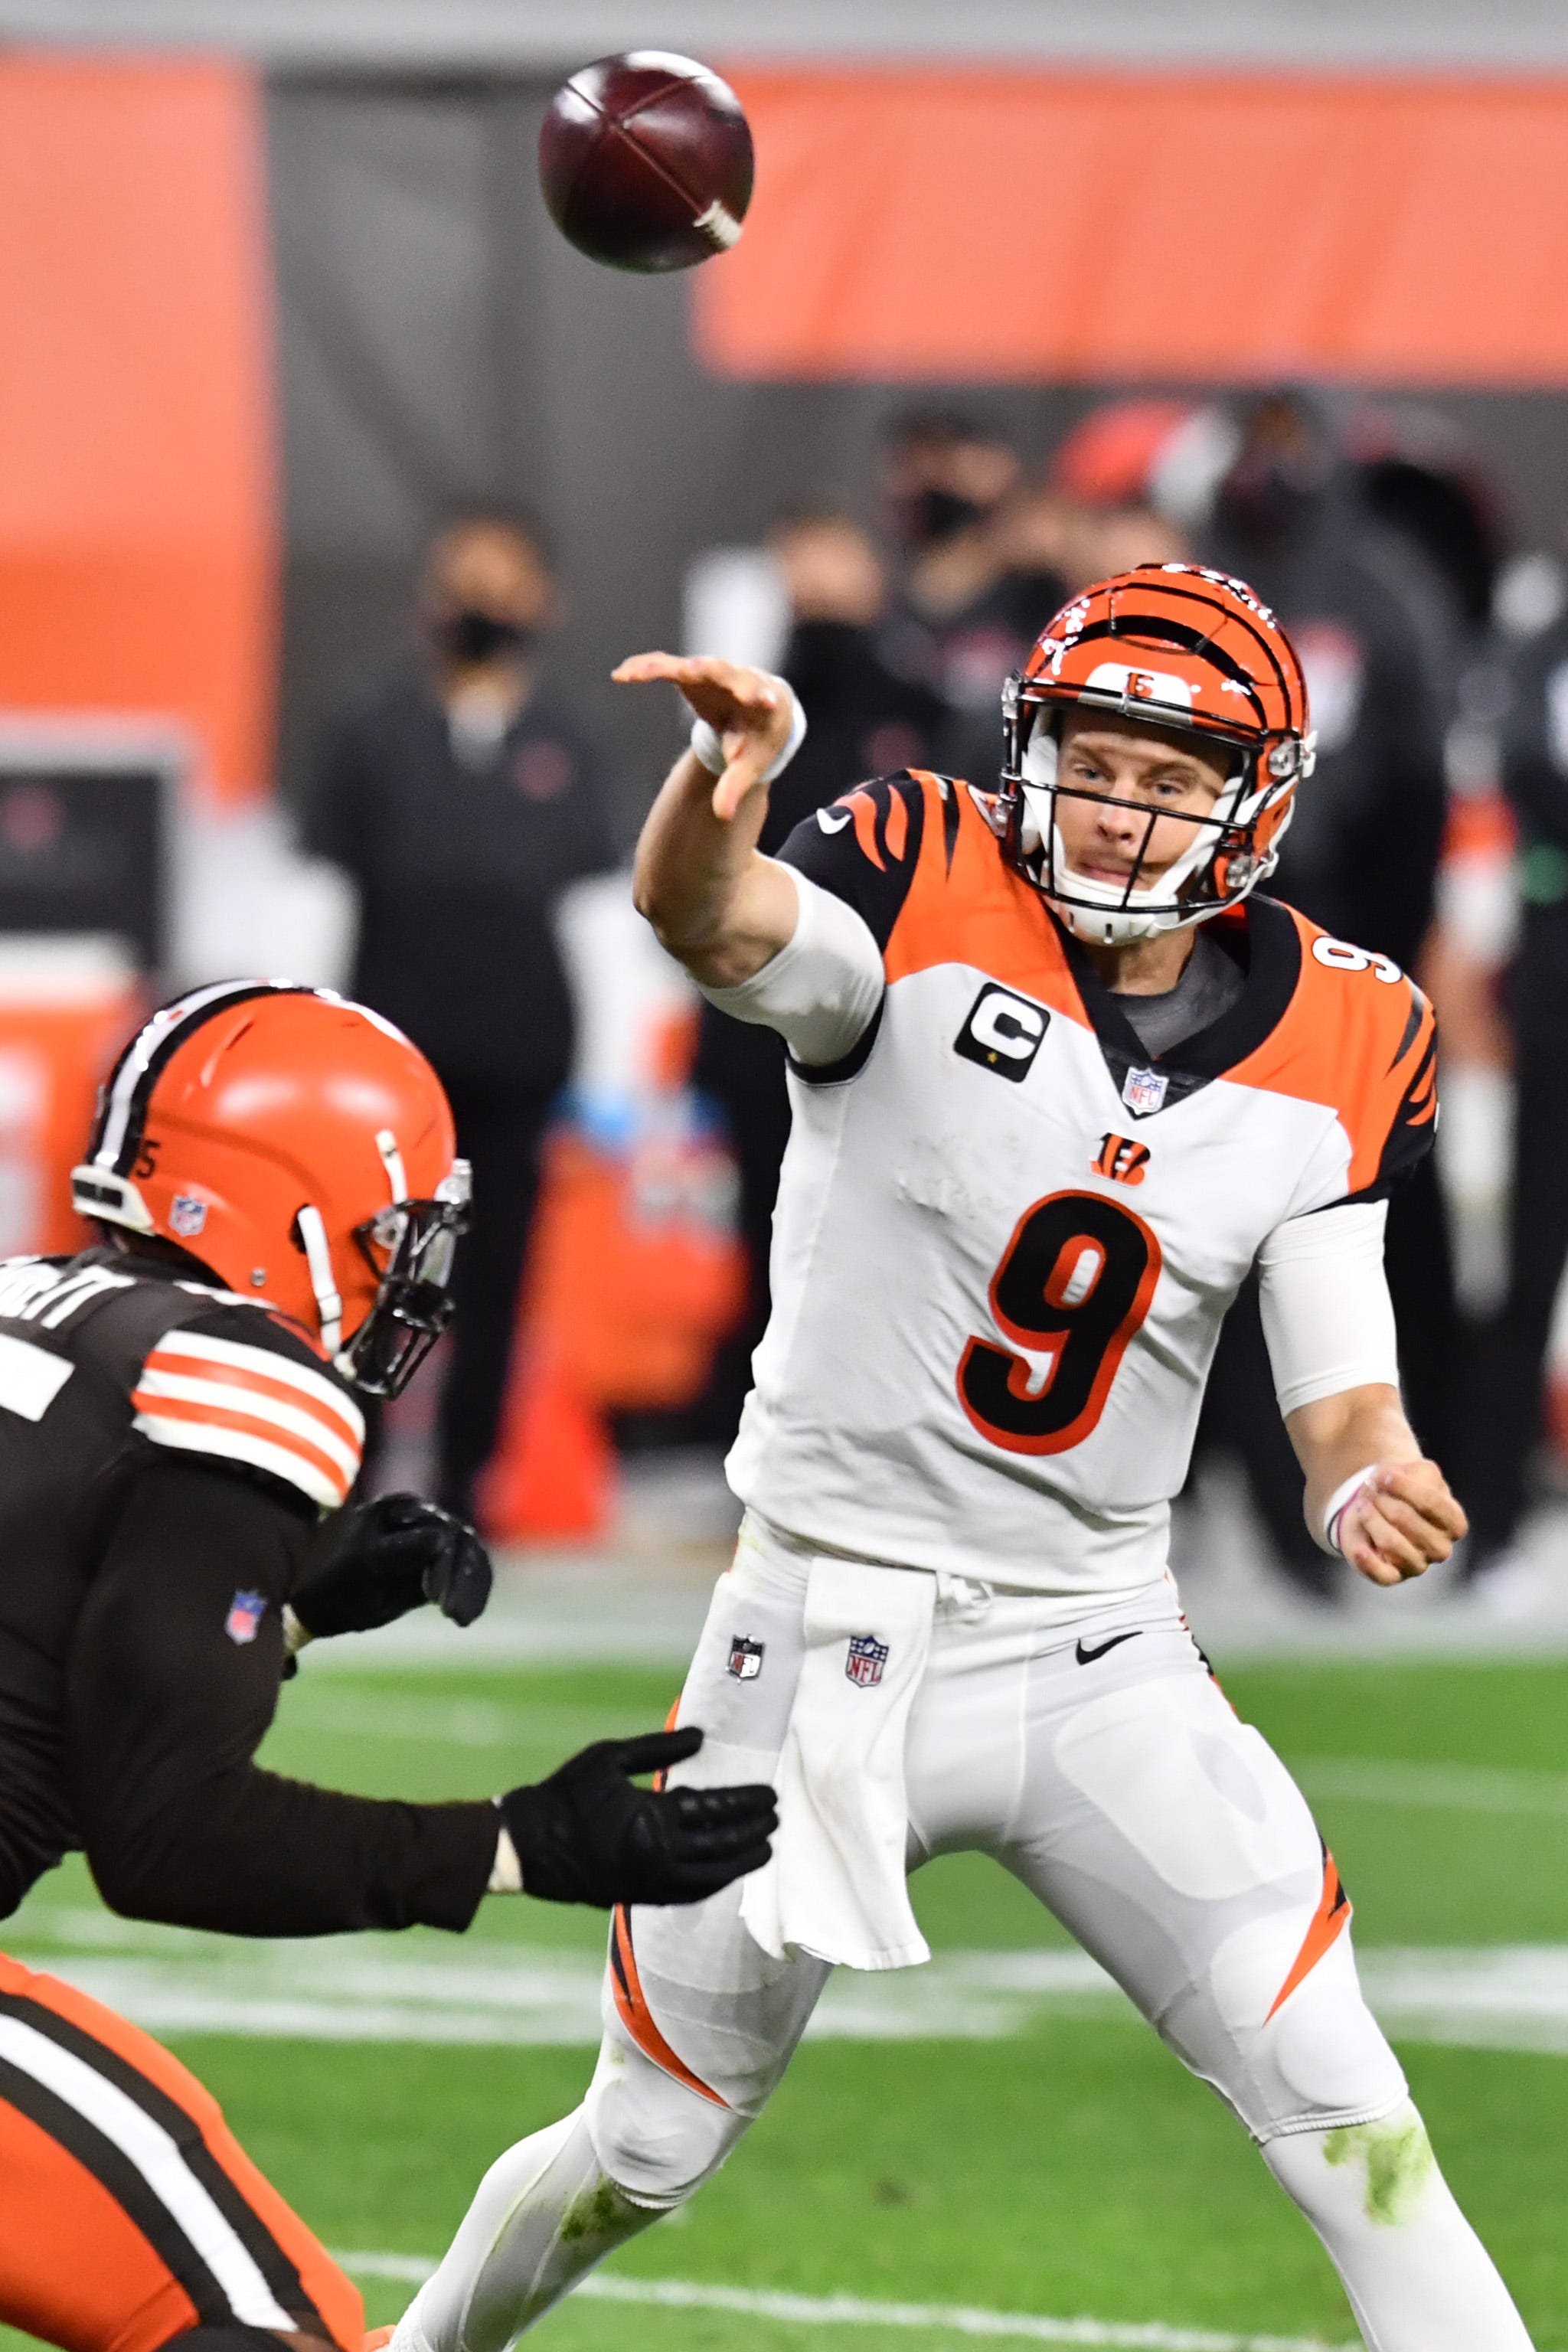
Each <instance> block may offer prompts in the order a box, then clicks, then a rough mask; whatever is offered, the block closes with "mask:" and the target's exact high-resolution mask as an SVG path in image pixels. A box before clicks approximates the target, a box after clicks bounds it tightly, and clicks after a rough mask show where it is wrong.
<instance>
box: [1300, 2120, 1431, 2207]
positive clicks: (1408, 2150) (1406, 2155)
mask: <svg viewBox="0 0 1568 2352" xmlns="http://www.w3.org/2000/svg"><path fill="white" fill-rule="evenodd" d="M1323 2154H1324V2156H1325V2157H1326V2158H1327V2159H1328V2161H1329V2163H1331V2164H1350V2163H1352V2161H1353V2160H1354V2159H1356V2158H1361V2159H1362V2160H1363V2162H1364V2164H1365V2166H1366V2212H1367V2219H1368V2221H1382V2222H1384V2224H1387V2225H1392V2224H1393V2223H1394V2222H1397V2221H1405V2220H1406V2219H1407V2218H1408V2216H1409V2214H1410V2211H1411V2209H1412V2207H1413V2206H1414V2205H1415V2200H1416V2199H1417V2198H1418V2197H1419V2196H1420V2194H1421V2191H1422V2189H1424V2188H1425V2187H1426V2182H1427V2179H1428V2178H1429V2176H1430V2174H1431V2170H1432V2143H1431V2141H1430V2140H1429V2139H1428V2138H1427V2137H1426V2126H1425V2125H1424V2124H1423V2122H1422V2121H1421V2118H1420V2116H1410V2117H1409V2119H1408V2120H1407V2121H1406V2120H1404V2119H1400V2120H1398V2121H1395V2122H1392V2123H1381V2124H1353V2125H1342V2126H1341V2127H1340V2129H1339V2130H1338V2131H1331V2133H1330V2134H1329V2136H1328V2137H1327V2139H1326V2140H1325V2141H1324V2142H1323Z"/></svg>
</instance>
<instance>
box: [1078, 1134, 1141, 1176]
mask: <svg viewBox="0 0 1568 2352" xmlns="http://www.w3.org/2000/svg"><path fill="white" fill-rule="evenodd" d="M1148 1165H1149V1147H1148V1145H1147V1144H1146V1143H1134V1142H1133V1141H1132V1140H1131V1138H1130V1137H1128V1136H1125V1135H1102V1136H1101V1137H1100V1150H1098V1151H1097V1152H1096V1153H1095V1155H1094V1158H1093V1159H1092V1160H1090V1161H1089V1166H1090V1168H1091V1169H1092V1170H1093V1171H1094V1173H1095V1174H1096V1175H1097V1176H1110V1177H1111V1178H1113V1179H1114V1180H1115V1181H1116V1182H1117V1183H1118V1184H1142V1181H1143V1171H1144V1170H1145V1169H1146V1168H1147V1167H1148Z"/></svg>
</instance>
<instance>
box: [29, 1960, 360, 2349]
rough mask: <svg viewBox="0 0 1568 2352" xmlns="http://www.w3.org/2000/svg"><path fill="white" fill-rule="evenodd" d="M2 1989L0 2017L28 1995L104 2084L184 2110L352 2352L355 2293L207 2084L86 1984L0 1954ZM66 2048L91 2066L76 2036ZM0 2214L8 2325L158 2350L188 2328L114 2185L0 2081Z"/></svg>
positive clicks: (174, 2289) (186, 2298) (192, 2319)
mask: <svg viewBox="0 0 1568 2352" xmlns="http://www.w3.org/2000/svg"><path fill="white" fill-rule="evenodd" d="M0 1997H3V2000H4V2002H5V2007H4V2009H3V2010H0V2014H5V2015H7V2016H18V2015H19V2016H21V2017H22V2019H23V2021H26V2011H25V2010H23V2011H18V2010H17V2009H16V2007H14V2006H13V2004H16V2003H31V2004H33V2005H34V2007H35V2008H36V2010H37V2011H47V2012H48V2013H49V2015H50V2016H51V2017H54V2018H58V2019H60V2020H63V2021H64V2022H65V2024H66V2025H68V2026H69V2027H71V2028H73V2029H75V2034H76V2035H77V2036H86V2037H87V2039H88V2041H89V2042H90V2043H92V2044H96V2045H97V2046H98V2048H99V2049H100V2050H101V2052H102V2053H105V2066H104V2072H105V2075H106V2079H110V2080H112V2079H113V2075H114V2074H122V2072H123V2070H125V2069H130V2070H131V2071H132V2073H133V2074H135V2075H137V2076H139V2077H140V2078H141V2081H142V2083H143V2084H146V2085H147V2086H148V2087H149V2089H150V2090H151V2091H152V2092H153V2093H155V2094H157V2095H159V2096H160V2097H161V2098H162V2099H163V2101H166V2102H168V2103H170V2105H172V2106H173V2107H174V2108H177V2109H178V2110H179V2111H180V2114H181V2116H183V2117H184V2118H188V2120H189V2122H190V2124H191V2125H192V2126H194V2130H195V2134H196V2135H197V2136H199V2142H200V2147H201V2149H202V2151H204V2152H205V2158H207V2159H210V2161H211V2163H212V2164H214V2165H215V2166H216V2168H217V2169H218V2170H219V2172H221V2174H222V2175H223V2176H224V2178H225V2180H226V2183H227V2184H228V2185H229V2186H230V2187H231V2188H232V2189H233V2190H234V2191H235V2192H237V2196H238V2198H239V2199H240V2200H242V2201H243V2204H244V2207H245V2208H246V2209H247V2217H248V2219H249V2221H251V2222H253V2223H254V2225H255V2229H256V2231H257V2232H258V2233H265V2236H266V2237H267V2238H269V2239H270V2240H271V2242H272V2244H273V2246H274V2247H275V2248H276V2249H277V2251H278V2252H279V2254H280V2255H281V2256H282V2257H283V2258H284V2259H285V2260H286V2262H287V2263H289V2264H291V2265H292V2267H293V2269H294V2270H295V2271H296V2272H297V2273H298V2274H299V2279H300V2287H301V2288H302V2289H303V2291H304V2295H305V2296H306V2297H307V2298H308V2299H309V2301H310V2303H312V2304H313V2305H315V2308H316V2310H317V2312H319V2313H320V2315H321V2321H322V2322H324V2323H325V2325H326V2326H327V2327H329V2328H330V2329H331V2335H332V2337H333V2340H334V2341H335V2342H336V2343H338V2344H340V2345H341V2346H342V2347H344V2352H358V2347H359V2346H360V2342H361V2339H362V2336H363V2331H364V2310H363V2304H362V2303H361V2300H360V2297H359V2294H358V2291H357V2290H356V2289H355V2287H354V2286H353V2284H352V2283H351V2281H350V2280H349V2279H347V2278H346V2277H345V2276H344V2275H343V2273H342V2271H340V2270H339V2268H338V2266H337V2264H336V2263H334V2262H333V2261H332V2260H331V2256H330V2255H329V2254H328V2253H327V2252H326V2250H325V2248H324V2247H323V2246H321V2244H320V2243H319V2242H318V2241H317V2240H316V2239H315V2238H314V2237H313V2236H312V2235H311V2233H310V2231H309V2230H307V2229H306V2227H305V2225H304V2223H303V2222H302V2221H300V2219H299V2217H298V2216H297V2215H296V2214H295V2213H294V2212H293V2211H292V2210H291V2209H290V2208H289V2206H288V2205H286V2204H285V2203H284V2201H283V2200H282V2198H281V2197H280V2196H279V2194H278V2191H277V2190H276V2189H274V2188H273V2187H272V2185H271V2183H270V2181H268V2180H267V2179H264V2178H263V2176H262V2175H261V2173H259V2172H258V2170H257V2168H256V2167H255V2165H254V2164H252V2162H251V2161H250V2158H248V2157H247V2155H246V2153H245V2151H244V2149H243V2148H242V2147H240V2146H239V2143H238V2142H237V2140H236V2138H235V2137H234V2136H233V2134H232V2133H231V2132H230V2130H229V2129H228V2126H227V2125H226V2123H225V2122H224V2119H223V2114H222V2111H221V2109H220V2108H219V2106H218V2104H217V2101H216V2099H215V2098H214V2097H213V2095H212V2094H211V2092H210V2091H207V2090H205V2088H204V2087H203V2085H202V2084H200V2083H198V2082H197V2080H196V2078H195V2075H194V2074H190V2073H189V2072H188V2071H187V2070H186V2068H184V2066H182V2065H181V2064H180V2062H179V2060H178V2059H177V2058H174V2057H172V2056H171V2054H170V2053H169V2052H168V2051H167V2050H165V2049H163V2047H162V2045H161V2044H160V2043H158V2042H154V2041H153V2039H152V2038H151V2036H150V2035H148V2034H145V2033H143V2032H142V2031H141V2030H140V2028H139V2027H137V2026H134V2025H132V2024H130V2023H128V2022H127V2021H126V2020H125V2019H124V2018H122V2017H117V2016H116V2015H115V2013H114V2011H112V2010H110V2009H105V2008H104V2007H103V2006H102V2004H101V2003H100V2002H99V2001H96V2000H89V1997H88V1995H87V1994H86V1993H81V1992H78V1991H76V1990H74V1988H73V1987H71V1986H69V1985H67V1984H62V1983H60V1982H59V1980H58V1979H57V1978H54V1977H47V1976H40V1975H37V1974H36V1973H35V1972H34V1971H33V1970H32V1969H26V1968H24V1967H22V1966H21V1964H20V1962H18V1961H16V1960H13V1959H9V1958H6V1957H5V1955H4V1954H0ZM69 2046H74V2049H75V2053H76V2054H77V2055H78V2056H79V2057H83V2058H85V2059H86V2060H87V2063H89V2064H90V2063H92V2060H91V2055H90V2053H89V2052H88V2051H87V2050H86V2049H85V2048H84V2046H83V2044H82V2042H80V2041H79V2040H78V2041H75V2042H74V2044H73V2045H69ZM110 2069H112V2073H111V2072H110ZM0 2215H3V2216H4V2224H3V2226H0V2319H4V2320H5V2321H6V2322H7V2323H8V2324H9V2325H10V2326H14V2327H21V2328H25V2329H26V2330H27V2332H28V2333H29V2334H31V2335H34V2336H43V2337H44V2338H45V2339H46V2340H47V2342H50V2343H53V2344H58V2345H62V2346H64V2347H66V2352H157V2347H159V2346H161V2345H163V2344H165V2343H167V2341H168V2339H169V2338H170V2336H177V2335H179V2334H181V2333H182V2332H183V2331H184V2329H185V2328H188V2327H194V2326H196V2325H198V2323H199V2320H200V2314H199V2313H198V2312H197V2310H196V2308H195V2304H194V2303H193V2301H192V2299H191V2296H190V2294H188V2293H187V2292H186V2290H185V2288H184V2286H183V2285H182V2284H181V2282H180V2281H179V2279H178V2278H176V2277H175V2276H174V2273H173V2272H172V2271H171V2270H170V2268H169V2266H168V2264H167V2263H166V2262H165V2260H164V2259H163V2255H162V2254H160V2252H158V2250H157V2249H156V2248H155V2247H154V2246H153V2244H152V2243H151V2242H150V2241H149V2239H148V2238H147V2237H146V2235H145V2234H144V2233H143V2232H142V2230H141V2229H140V2228H139V2227H138V2226H137V2224H136V2222H135V2221H134V2220H133V2219H132V2216H131V2215H130V2214H129V2213H128V2212H127V2211H126V2210H125V2208H124V2206H123V2205H122V2204H121V2202H120V2201H119V2200H118V2199H117V2198H116V2196H115V2194H114V2193H113V2190H112V2189H111V2188H110V2187H109V2186H107V2185H106V2184H105V2182H104V2181H102V2180H100V2179H99V2178H98V2177H97V2176H96V2174H95V2173H94V2172H93V2171H92V2169H91V2168H90V2167H89V2163H88V2162H87V2161H85V2160H83V2158H80V2157H79V2156H78V2155H75V2154H73V2153H72V2152H71V2151H70V2150H69V2149H68V2148H67V2147H63V2146H62V2145H61V2144H60V2142H59V2141H58V2139H56V2138H55V2137H53V2136H52V2134H51V2133H50V2132H49V2131H48V2129H47V2127H46V2126H44V2125H43V2124H41V2123H40V2122H38V2121H37V2120H35V2118H34V2117H33V2116H29V2115H24V2114H22V2113H21V2112H19V2110H18V2109H17V2107H16V2105H13V2104H12V2102H11V2100H10V2099H9V2098H8V2097H7V2096H6V2095H5V2088H4V2086H3V2085H0ZM280 2299H282V2300H284V2301H285V2303H287V2298H286V2297H280ZM301 2316H303V2315H301ZM312 2325H313V2323H312Z"/></svg>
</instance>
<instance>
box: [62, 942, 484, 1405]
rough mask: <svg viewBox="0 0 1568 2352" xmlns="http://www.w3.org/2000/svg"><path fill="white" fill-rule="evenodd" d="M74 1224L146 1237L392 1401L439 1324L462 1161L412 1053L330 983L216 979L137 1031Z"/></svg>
mask: <svg viewBox="0 0 1568 2352" xmlns="http://www.w3.org/2000/svg"><path fill="white" fill-rule="evenodd" d="M71 1196H72V1200H73V1202H74V1203H75V1206H76V1208H77V1210H78V1212H79V1214H80V1215H82V1216H84V1217H89V1218H92V1219H94V1220H95V1221H96V1222H97V1223H100V1224H109V1225H119V1226H122V1227H124V1228H125V1229H126V1230H127V1231H129V1232H131V1233H134V1234H156V1235H158V1236H160V1237H161V1238H162V1239H163V1240H164V1241H167V1242H173V1243H174V1244H176V1245H177V1246H178V1247H179V1248H180V1249H182V1250H184V1251H186V1252H188V1253H189V1254H190V1255H192V1256H193V1257H195V1258H198V1259H199V1260H200V1261H201V1263H202V1264H203V1265H205V1266H206V1267H208V1268H209V1269H210V1270H211V1271H212V1272H213V1273H214V1274H216V1276H218V1278H219V1279H220V1281H222V1282H224V1283H226V1284H227V1286H228V1287H229V1289H230V1290H231V1291H232V1292H235V1293H237V1295H238V1296H239V1297H244V1298H247V1299H252V1300H255V1301H257V1302H258V1303H259V1304H264V1305H266V1306H268V1307H273V1308H275V1309H276V1310H277V1311H278V1313H279V1314H281V1315H286V1316H287V1317H288V1318H289V1320H290V1321H291V1322H293V1323H296V1324H298V1325H300V1327H301V1328H303V1329H304V1330H305V1332H306V1333H307V1334H308V1335H309V1336H310V1339H312V1340H314V1341H315V1342H316V1343H317V1344H318V1345H319V1346H320V1347H321V1352H322V1353H323V1355H325V1356H327V1357H329V1358H331V1360H332V1361H333V1362H334V1363H335V1364H336V1366H337V1368H338V1370H340V1371H341V1372H342V1374H343V1376H344V1378H345V1379H347V1380H349V1381H352V1382H353V1384H354V1386H355V1387H356V1388H359V1389H361V1390H363V1391H364V1393H365V1394H366V1395H369V1396H395V1395H396V1393H397V1391H398V1390H399V1389H400V1388H402V1387H403V1386H404V1384H405V1381H407V1380H408V1378H409V1375H410V1374H411V1373H412V1372H413V1370H414V1369H415V1367H416V1364H418V1363H419V1362H420V1360H422V1358H423V1357H424V1356H425V1355H426V1353H427V1352H428V1350H429V1349H430V1348H431V1347H432V1346H433V1345H434V1344H435V1341H436V1339H437V1338H438V1337H439V1335H440V1333H441V1332H442V1331H443V1330H444V1329H445V1328H446V1327H447V1323H448V1322H449V1320H450V1319H451V1311H452V1309H451V1298H450V1290H449V1286H450V1281H451V1271H452V1254H453V1249H454V1245H455V1244H456V1241H457V1237H458V1234H460V1233H461V1232H462V1230H463V1227H464V1224H465V1223H466V1220H467V1210H468V1164H467V1162H466V1161H465V1160H458V1159H457V1158H456V1157H455V1138H454V1134H453V1129H452V1114H451V1110H450V1108H448V1106H447V1097H446V1096H445V1094H444V1093H443V1092H442V1090H441V1083H440V1080H439V1079H438V1078H437V1076H436V1073H435V1071H434V1070H433V1069H432V1068H431V1067H430V1065H429V1063H428V1062H427V1061H426V1059H425V1056H424V1055H423V1054H421V1053H420V1052H419V1050H418V1048H417V1046H416V1045H411V1044H410V1043H409V1041H408V1039H407V1038H406V1037H405V1036H404V1035H403V1034H402V1032H401V1031H400V1030H397V1029H395V1028H394V1027H393V1025H392V1024H391V1023H390V1022H389V1021H384V1020H383V1019H382V1018H381V1016H380V1014H379V1013H371V1012H367V1011H366V1009H365V1007H364V1006H363V1004H350V1003H347V1002H346V1000H345V999H343V998H342V997H341V996H336V995H334V994H333V993H332V992H331V990H329V989H315V988H291V987H289V986H287V985H285V984H281V983H273V982H267V981H251V980H231V981H222V982H218V983H216V985H215V986H213V987H209V988H198V989H195V990H194V991H193V992H191V993H190V994H189V995H186V996H181V997H177V998H176V999H175V1000H174V1003H172V1004H165V1005H164V1006H163V1009H162V1010H161V1011H160V1012H157V1013H154V1014H153V1018H152V1019H151V1020H150V1021H149V1022H147V1023H146V1024H145V1025H144V1026H143V1027H142V1029H140V1030H139V1031H138V1032H137V1034H136V1035H135V1036H134V1037H132V1040H131V1043H130V1044H129V1045H127V1046H126V1048H125V1050H124V1052H123V1053H122V1054H121V1056H120V1059H119V1061H118V1062H117V1063H116V1064H115V1066H114V1068H113V1070H112V1072H111V1073H110V1077H109V1079H108V1082H107V1083H106V1085H105V1086H104V1087H103V1090H102V1093H101V1095H100V1098H99V1105H98V1115H97V1117H96V1118H95V1119H94V1122H93V1129H92V1136H91V1139H90V1141H89V1145H88V1156H87V1159H86V1160H84V1161H83V1163H82V1164H81V1166H80V1167H79V1168H76V1169H73V1171H71Z"/></svg>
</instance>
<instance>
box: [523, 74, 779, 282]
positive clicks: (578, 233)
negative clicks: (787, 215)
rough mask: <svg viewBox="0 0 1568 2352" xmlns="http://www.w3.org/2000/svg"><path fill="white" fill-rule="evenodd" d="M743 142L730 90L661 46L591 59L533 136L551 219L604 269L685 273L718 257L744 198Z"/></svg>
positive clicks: (746, 146)
mask: <svg viewBox="0 0 1568 2352" xmlns="http://www.w3.org/2000/svg"><path fill="white" fill-rule="evenodd" d="M539 179H540V185H541V187H542V190H543V192H544V201H545V203H546V205H548V206H549V208H550V215H551V218H552V220H553V221H554V223H555V225H556V226H557V228H559V229H560V231H561V233H562V235H563V236H564V237H566V238H568V239H569V240H570V242H571V243H572V244H573V245H574V246H575V247H577V249H578V251H579V252H580V253H585V254H587V255H588V257H590V259H591V260H594V261H602V262H605V263H607V264H608V265H609V267H610V268H613V269H637V270H644V271H652V270H665V269H689V268H692V266H693V265H694V264H695V263H697V262H699V261H708V260H710V259H711V258H712V257H713V255H714V254H716V253H724V252H727V251H728V250H729V248H730V247H731V246H732V245H733V244H734V242H735V240H736V238H737V237H738V236H740V234H741V224H742V221H743V220H744V218H745V216H746V207H747V205H749V204H750V203H751V200H752V134H751V131H750V129H749V127H748V125H747V122H746V118H745V115H744V113H743V112H742V107H741V101H740V100H739V99H738V98H737V97H736V96H735V93H734V91H733V90H732V89H731V88H730V86H729V84H728V83H727V82H724V81H721V80H720V79H719V76H718V75H717V74H716V73H710V71H709V69H708V68H707V67H706V66H703V65H699V64H698V63H697V61H696V60H695V58H681V57H675V56H673V55H671V54H669V53H668V52H667V51H665V50H663V49H631V50H628V51H626V53H625V54H624V55H622V56H620V57H614V58H599V59H598V60H597V62H596V63H595V64H594V65H590V66H584V67H583V68H582V69H581V70H580V71H579V72H577V73H574V75H573V76H572V79H571V80H570V81H568V82H565V83H563V86H562V88H561V89H558V90H557V91H556V93H555V96H554V97H553V98H552V100H551V102H550V108H549V111H548V112H547V113H546V115H545V118H544V124H543V128H542V131H541V132H540V135H539Z"/></svg>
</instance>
